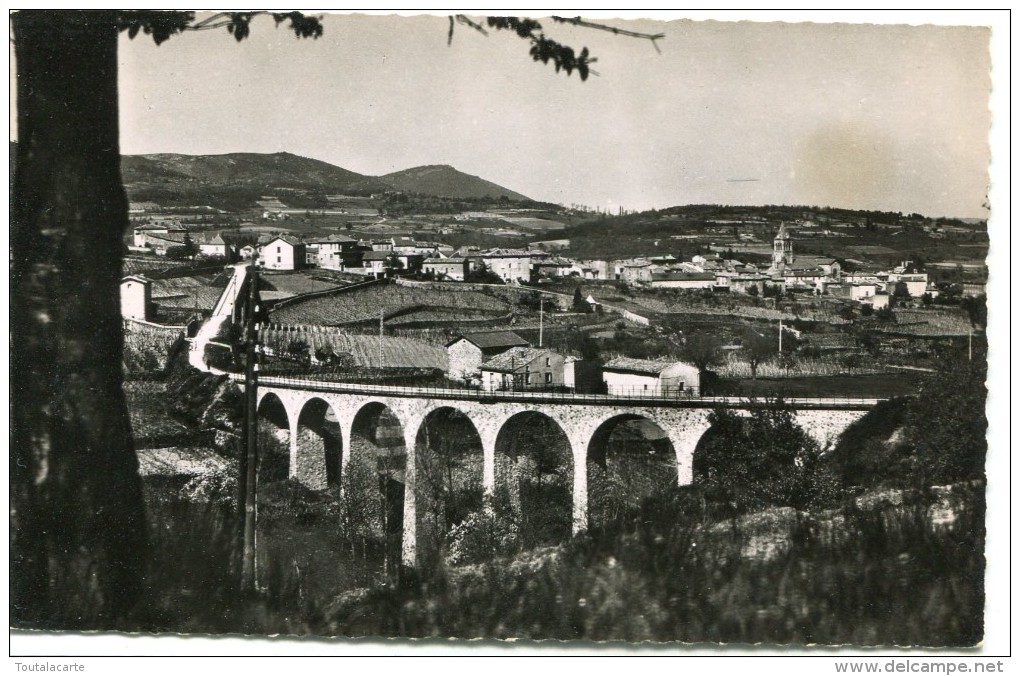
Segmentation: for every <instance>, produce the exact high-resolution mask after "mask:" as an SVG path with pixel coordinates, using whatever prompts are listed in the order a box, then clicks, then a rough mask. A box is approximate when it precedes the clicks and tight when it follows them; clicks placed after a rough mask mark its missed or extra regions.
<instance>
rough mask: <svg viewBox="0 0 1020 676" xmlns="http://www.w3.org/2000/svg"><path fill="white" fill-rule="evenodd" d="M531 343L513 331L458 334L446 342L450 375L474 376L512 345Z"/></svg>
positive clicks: (528, 344) (455, 376)
mask: <svg viewBox="0 0 1020 676" xmlns="http://www.w3.org/2000/svg"><path fill="white" fill-rule="evenodd" d="M530 345H531V344H530V343H529V342H528V341H526V340H524V339H523V338H521V337H520V336H518V335H517V334H516V333H514V332H513V331H480V332H478V333H466V334H464V335H461V336H458V337H457V338H455V339H454V340H452V341H450V342H449V343H447V344H446V354H447V357H448V359H449V376H450V378H454V379H464V378H473V377H475V376H476V375H478V372H479V368H480V367H481V365H482V363H483V362H484V361H485V360H487V359H490V358H492V357H495V356H496V355H497V354H500V353H502V352H506V351H507V350H509V349H510V348H512V347H528V346H530Z"/></svg>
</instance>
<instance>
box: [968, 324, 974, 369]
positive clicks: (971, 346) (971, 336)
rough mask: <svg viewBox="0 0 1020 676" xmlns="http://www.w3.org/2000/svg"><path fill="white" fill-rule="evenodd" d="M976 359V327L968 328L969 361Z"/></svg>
mask: <svg viewBox="0 0 1020 676" xmlns="http://www.w3.org/2000/svg"><path fill="white" fill-rule="evenodd" d="M973 360H974V327H971V328H969V329H967V361H973Z"/></svg>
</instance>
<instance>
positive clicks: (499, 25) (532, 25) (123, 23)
mask: <svg viewBox="0 0 1020 676" xmlns="http://www.w3.org/2000/svg"><path fill="white" fill-rule="evenodd" d="M262 15H266V16H270V17H272V18H273V21H275V22H276V25H277V26H279V25H280V24H282V23H287V24H288V28H289V29H290V30H291V31H293V32H294V35H296V36H297V37H299V38H318V37H321V36H322V32H323V29H322V20H321V18H319V17H311V16H306V15H305V14H303V13H301V12H265V11H256V12H218V13H216V14H213V15H211V16H209V17H208V18H205V19H202V20H201V21H198V22H196V21H195V13H194V12H180V11H172V10H124V11H121V12H118V17H117V25H118V28H119V29H120V30H121V31H127V33H128V37H130V38H132V39H134V38H135V37H136V36H137V35H138V34H139V33H144V34H145V35H151V36H152V39H153V40H154V41H155V43H156V44H157V45H158V44H162V43H163V42H166V41H167V40H169V39H170V38H171V37H173V36H174V35H177V34H179V33H184V32H186V31H201V30H215V29H219V28H226V29H227V32H229V33H230V34H231V35H233V36H234V39H235V40H237V41H238V42H241V41H242V40H244V39H245V38H247V37H248V36H249V35H250V34H251V22H252V20H253V19H254V18H256V17H258V16H262ZM552 18H553V21H555V22H557V23H565V24H570V25H573V26H580V27H582V28H591V29H595V30H602V31H607V32H610V33H613V34H614V35H624V36H627V37H635V38H642V39H646V40H649V41H651V43H652V45H653V46H654V47H655V49H656V51H658V49H659V46H658V43H657V40H661V39H662V38H664V37H665V35H664V34H663V33H655V34H652V33H639V32H636V31H630V30H625V29H622V28H616V27H615V26H606V25H603V24H600V23H595V22H591V21H586V20H584V19H582V18H581V17H574V18H564V17H558V16H554V17H552ZM455 21H456V22H459V23H462V24H465V25H467V26H470V27H472V28H474V29H475V30H477V31H479V32H480V33H482V34H485V35H488V31H487V30H486V28H485V27H484V26H482V25H481V24H479V23H477V22H475V21H473V20H471V19H469V18H468V17H467V16H465V15H463V14H457V15H455V16H451V17H450V33H449V38H448V41H452V40H453V27H454V24H455ZM486 25H487V26H488V27H489V28H490V29H493V30H504V31H511V32H513V33H516V34H517V36H518V37H520V38H522V39H525V40H528V41H529V42H531V49H530V50H529V51H530V54H531V58H532V59H533V60H535V61H541V62H542V63H544V64H548V63H549V62H552V64H553V66H554V67H555V68H556V72H557V73H558V72H560V71H561V70H562V71H565V72H566V73H567V75H570V74H571V73H573V72H574V71H575V70H576V71H577V74H578V76H580V78H581V80H582V81H583V80H587V79H588V76H589V75H597V74H598V73H596V72H595V71H593V70H592V69H591V64H593V63H595V62H596V61H597V59H596V58H594V57H592V56H591V55H590V54H589V53H588V48H587V47H584V48H582V49H581V52H580V53H579V54H578V53H576V52H575V51H574V49H573V48H572V47H569V46H567V45H564V44H562V43H560V42H557V41H556V40H553V39H551V38H548V37H546V35H545V32H544V31H543V29H542V24H541V23H539V22H538V21H536V20H534V19H525V18H520V17H514V16H490V17H488V18H487V19H486Z"/></svg>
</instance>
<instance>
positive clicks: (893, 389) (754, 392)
mask: <svg viewBox="0 0 1020 676" xmlns="http://www.w3.org/2000/svg"><path fill="white" fill-rule="evenodd" d="M760 372H761V370H760V369H759V373H760ZM917 382H918V376H917V374H914V373H869V374H861V375H847V374H842V375H831V376H796V377H790V378H773V377H762V376H760V375H759V376H758V378H757V380H752V379H751V378H749V377H743V378H725V379H723V380H722V381H721V382H720V383H719V384H718V385H717V386H716V390H715V393H716V394H719V395H728V394H732V395H740V396H759V397H772V396H784V397H789V398H792V397H848V398H857V397H862V398H884V397H904V396H910V395H913V394H917V387H918V385H917Z"/></svg>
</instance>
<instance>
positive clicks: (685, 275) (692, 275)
mask: <svg viewBox="0 0 1020 676" xmlns="http://www.w3.org/2000/svg"><path fill="white" fill-rule="evenodd" d="M652 281H653V282H665V281H668V282H707V281H715V275H713V274H711V273H708V272H653V273H652Z"/></svg>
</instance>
